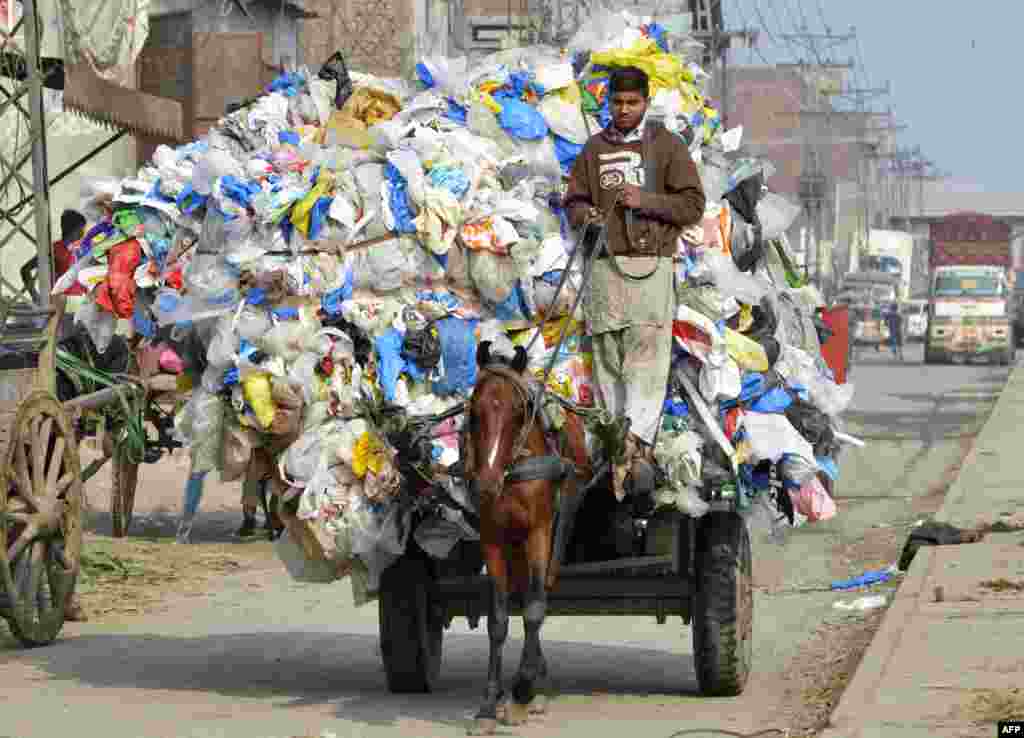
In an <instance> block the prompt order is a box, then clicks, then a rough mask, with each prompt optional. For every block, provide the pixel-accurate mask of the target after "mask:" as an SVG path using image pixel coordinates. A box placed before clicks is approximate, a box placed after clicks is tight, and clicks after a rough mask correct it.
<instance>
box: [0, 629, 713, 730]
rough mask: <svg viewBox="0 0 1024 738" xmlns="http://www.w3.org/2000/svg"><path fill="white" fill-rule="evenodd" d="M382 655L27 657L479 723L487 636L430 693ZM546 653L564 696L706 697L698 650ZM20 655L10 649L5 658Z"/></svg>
mask: <svg viewBox="0 0 1024 738" xmlns="http://www.w3.org/2000/svg"><path fill="white" fill-rule="evenodd" d="M446 635H447V634H446ZM484 637H485V638H486V636H484ZM673 637H679V633H678V631H675V632H673V633H672V634H669V633H666V638H673ZM377 648H378V647H377V638H376V637H375V636H370V635H356V634H339V633H308V632H299V633H287V632H277V633H263V634H241V635H229V636H206V637H201V638H176V637H166V636H161V635H152V636H148V635H128V634H121V635H103V634H83V635H79V636H76V637H73V638H68V639H66V640H61V641H58V642H57V643H55V644H53V645H52V646H50V647H48V648H45V649H40V650H35V651H27V652H26V651H22V652H21V653H19V654H18V656H17V658H18V661H22V662H27V663H29V664H31V665H32V666H34V667H36V668H38V669H40V670H42V671H43V672H45V673H47V674H49V677H50V679H52V680H53V681H55V682H58V681H59V682H65V683H67V682H78V683H81V684H82V685H85V686H87V687H90V688H99V689H120V690H140V691H145V690H182V691H190V692H204V693H215V694H218V695H221V696H225V697H239V698H246V699H253V698H255V699H266V700H271V701H273V702H274V703H275V704H274V707H275V708H290V707H291V708H299V707H304V706H316V705H324V704H334V705H335V709H336V710H337V716H338V718H339V719H345V720H353V721H357V722H360V723H365V724H367V725H373V726H388V725H391V724H393V723H395V722H396V721H397V720H398V719H400V718H401V719H413V720H422V721H428V722H433V723H439V724H444V725H462V724H464V722H465V721H466V720H467V719H468V718H470V717H471V716H472V713H473V712H474V711H475V710H476V708H477V706H478V702H479V700H480V697H481V696H482V691H483V679H484V675H485V672H486V652H485V651H482V650H481V641H480V638H478V637H474V636H467V635H448V637H446V639H445V659H444V663H443V666H442V672H441V683H440V684H439V685H438V688H437V691H436V692H435V693H434V694H430V695H392V694H390V693H389V692H388V690H387V685H386V681H385V675H384V671H383V667H382V666H381V662H380V658H379V655H378V650H377ZM521 649H522V642H521V641H519V640H513V639H511V638H510V639H509V642H508V644H507V645H506V650H505V654H506V655H505V675H506V689H510V688H511V680H512V677H513V675H514V669H515V668H516V667H517V666H518V662H519V654H520V651H521ZM545 653H546V656H547V659H548V663H549V664H550V668H551V671H552V677H553V678H554V680H555V685H556V693H557V695H558V696H562V697H566V696H570V695H574V694H580V695H588V696H589V695H593V694H595V693H604V694H607V695H611V696H616V695H623V696H625V695H630V696H633V695H670V694H671V695H675V696H677V697H678V696H681V697H685V696H689V695H692V696H696V695H697V685H696V678H695V676H694V673H693V661H692V658H691V657H690V656H688V655H683V654H678V653H676V654H672V653H667V652H665V651H654V650H649V649H641V648H628V647H618V646H604V645H587V647H585V648H580V644H578V643H567V642H554V641H553V642H548V643H545ZM13 654H14V651H13V650H10V649H0V662H2V661H6V660H7V659H8V658H10V657H11V656H12V655H13ZM5 657H6V658H5ZM595 665H597V666H595ZM602 665H607V667H608V668H603V667H602ZM134 699H137V698H134ZM143 699H145V697H143Z"/></svg>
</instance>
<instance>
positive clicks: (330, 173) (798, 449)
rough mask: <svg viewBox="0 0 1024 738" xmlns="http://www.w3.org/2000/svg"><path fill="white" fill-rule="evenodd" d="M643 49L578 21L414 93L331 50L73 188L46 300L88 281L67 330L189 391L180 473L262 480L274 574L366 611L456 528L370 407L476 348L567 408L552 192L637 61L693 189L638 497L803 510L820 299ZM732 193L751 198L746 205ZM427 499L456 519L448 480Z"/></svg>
mask: <svg viewBox="0 0 1024 738" xmlns="http://www.w3.org/2000/svg"><path fill="white" fill-rule="evenodd" d="M669 43H670V39H669V38H668V34H666V32H665V30H664V29H663V28H660V27H659V26H658V25H657V24H654V23H650V22H645V19H637V18H634V17H632V16H630V15H629V14H617V15H616V14H612V13H608V12H602V13H601V14H599V15H598V16H595V17H594V18H593V19H592V21H591V22H590V23H589V24H588V25H587V26H586V27H585V28H584V30H583V31H581V32H580V34H578V35H577V37H576V39H574V42H573V44H571V45H570V49H569V51H570V52H571V53H572V56H569V55H568V54H564V55H563V52H560V51H556V50H554V49H551V48H546V47H533V48H528V49H515V50H511V51H507V52H502V53H500V54H497V55H495V56H493V57H490V58H488V59H487V60H485V61H484V62H483V63H482V64H478V65H474V66H473V67H472V68H469V67H468V66H467V63H466V61H465V60H464V59H461V60H460V59H440V58H434V59H425V60H423V61H422V62H421V63H420V64H419V65H418V66H417V76H416V79H413V80H400V79H380V78H377V77H374V76H371V75H366V74H359V73H357V72H354V71H349V70H347V69H346V68H345V67H344V63H343V60H340V58H338V57H337V56H336V57H334V58H332V59H331V60H330V61H329V63H328V64H326V65H325V66H324V68H323V69H321V70H320V72H319V74H318V75H316V76H314V75H312V74H310V73H308V72H306V71H300V72H296V73H290V74H288V75H285V76H283V77H282V78H280V79H278V80H277V81H275V82H274V83H273V84H272V85H270V87H269V88H268V90H267V91H266V94H264V95H263V96H261V97H259V98H258V99H256V100H254V101H250V102H249V104H247V105H246V106H245V107H242V108H241V109H239V110H237V111H235V112H233V113H231V114H230V115H228V116H226V117H225V118H224V119H222V120H221V121H220V122H219V124H218V125H217V126H216V127H214V128H213V129H212V130H211V131H210V132H209V133H208V135H207V136H205V137H204V138H203V139H202V140H200V141H197V142H194V143H191V144H189V145H186V146H181V147H179V148H177V149H171V148H169V147H166V146H161V147H160V148H159V149H158V150H157V151H156V153H155V155H154V157H153V160H152V161H151V162H150V163H149V164H148V165H147V166H145V167H144V168H142V169H141V170H140V171H139V172H138V174H137V175H136V176H135V177H132V178H128V179H124V180H122V181H99V182H95V183H93V184H92V186H91V189H90V191H89V192H88V193H86V197H85V200H86V203H85V207H86V212H87V215H88V216H89V217H90V222H92V223H95V225H93V227H92V228H91V229H90V230H89V231H88V233H87V235H86V237H85V238H84V239H83V240H82V241H81V242H80V243H79V244H78V245H77V246H76V247H75V259H76V260H75V263H74V266H73V267H72V269H71V270H70V271H69V272H68V273H67V274H66V275H65V276H64V278H63V279H62V280H61V282H60V283H59V284H58V285H57V288H56V289H55V292H60V291H63V290H65V289H67V288H68V287H69V286H70V285H71V284H72V283H73V282H75V281H77V282H79V283H81V284H84V285H85V286H86V287H87V288H88V289H89V290H90V295H91V297H92V299H91V301H89V302H88V303H87V304H86V305H85V306H84V307H83V308H82V309H81V310H80V311H79V312H78V314H77V316H76V321H77V322H78V323H80V324H83V325H84V326H85V328H86V329H87V330H88V332H89V333H90V335H91V337H92V339H93V341H94V343H95V344H96V345H97V347H98V348H99V349H100V350H101V351H102V350H103V349H104V347H105V346H106V345H107V344H108V343H109V341H110V338H111V336H112V334H113V333H114V331H115V326H116V322H117V319H124V320H126V321H130V322H131V325H132V330H133V331H134V332H135V334H136V335H138V336H140V337H142V338H143V341H142V343H141V346H142V351H143V353H147V354H148V355H150V356H152V355H159V356H160V357H166V356H167V354H168V352H171V353H172V354H176V355H177V356H178V357H180V359H181V360H182V363H183V369H182V371H183V379H182V386H183V387H185V388H190V389H191V395H190V397H189V399H188V401H187V403H186V404H185V405H184V406H183V407H182V408H181V409H180V411H179V412H178V414H177V418H176V431H177V433H178V435H179V437H180V438H181V439H182V440H183V442H184V443H185V444H186V445H187V446H188V447H189V448H190V452H191V455H192V463H193V467H194V469H195V470H212V469H217V470H220V471H221V474H222V477H223V478H224V479H225V480H233V479H239V478H241V477H242V476H243V475H246V474H253V473H255V472H254V470H260V471H259V473H260V474H262V475H264V476H266V477H270V478H271V479H272V483H273V485H274V487H273V489H274V492H275V494H276V496H277V498H278V499H279V500H280V501H281V502H282V513H281V514H282V518H283V519H284V520H285V522H286V524H287V533H286V534H285V536H284V537H283V538H282V540H281V542H280V543H279V551H280V553H281V556H282V558H283V559H284V561H285V563H286V564H287V565H288V567H289V570H290V571H291V572H292V574H293V575H294V576H296V577H299V578H304V579H312V580H318V581H333V580H336V579H338V578H340V577H343V576H346V575H349V574H352V575H353V583H354V587H355V588H356V591H357V597H358V598H359V599H360V600H361V601H365V600H366V599H367V597H371V596H372V594H373V592H374V590H375V589H376V584H377V581H378V578H379V575H380V572H381V571H382V570H383V569H384V568H385V567H386V566H388V565H390V564H391V563H392V562H393V561H394V560H395V559H396V558H397V556H399V555H400V554H401V553H402V551H403V550H404V549H405V546H406V544H407V541H408V538H409V537H410V536H413V537H415V540H416V541H417V543H418V544H419V545H420V546H422V547H423V548H424V549H425V550H426V551H428V553H430V554H431V555H434V556H438V557H444V556H446V555H447V554H448V553H449V551H450V550H451V549H452V547H453V546H454V545H455V543H456V542H457V541H459V540H463V539H470V540H472V539H473V538H474V537H475V535H476V533H475V531H474V530H473V528H472V527H471V526H470V525H469V524H468V523H467V522H466V520H465V519H464V518H463V515H462V513H460V512H459V511H458V508H457V506H437V507H431V508H429V509H427V510H426V514H424V510H423V509H422V508H417V505H416V504H415V503H410V502H409V495H408V494H407V490H408V484H407V482H408V479H406V477H408V476H409V469H408V468H406V467H403V466H402V459H401V458H400V454H399V450H400V449H397V448H396V446H395V443H393V436H391V435H389V434H388V432H386V431H385V429H384V427H383V425H384V421H382V420H381V418H382V417H384V416H385V415H387V413H384V414H382V412H383V411H382V408H392V409H393V408H400V410H401V414H403V415H404V416H405V417H409V418H415V417H422V416H434V415H439V414H443V413H444V412H445V411H447V410H449V409H450V408H453V407H455V406H457V405H458V404H459V403H460V402H461V401H463V400H464V399H465V398H466V397H467V396H468V395H469V393H470V392H471V391H472V388H473V385H474V382H475V379H476V372H477V366H476V360H475V359H476V348H477V345H478V343H479V342H480V341H481V340H484V339H487V340H491V341H493V342H494V345H495V346H496V347H500V346H501V345H505V346H506V347H508V346H511V345H515V344H518V345H523V346H527V345H530V346H531V356H530V359H531V370H532V371H534V373H535V374H537V375H538V376H540V369H541V367H543V366H545V365H546V364H547V363H548V359H551V358H552V353H553V352H555V351H557V352H558V355H557V356H555V357H554V359H553V370H552V371H551V373H550V375H549V376H548V378H547V385H548V388H549V389H550V390H551V391H552V392H556V393H559V394H560V395H562V397H563V398H564V399H566V400H568V401H569V402H572V403H577V404H579V405H581V406H588V405H592V404H593V402H594V400H593V392H592V387H591V380H590V372H591V369H590V367H591V359H590V354H589V352H588V346H587V341H586V339H585V336H583V335H582V334H581V325H582V322H581V320H580V316H579V314H575V315H569V314H568V313H569V311H570V310H571V309H572V306H573V304H574V303H575V298H576V293H577V290H579V289H580V288H581V284H580V271H579V265H580V261H579V260H577V261H576V262H575V263H574V264H575V265H574V267H573V271H572V272H571V273H570V275H568V277H569V278H568V279H567V281H566V286H565V288H564V289H563V290H562V292H561V293H559V294H558V295H557V299H556V294H555V293H556V289H555V286H556V285H557V284H558V282H559V279H560V277H561V276H562V270H563V269H565V267H566V264H567V262H568V257H569V254H570V252H571V250H572V248H573V245H574V243H575V238H576V236H575V234H573V233H572V232H571V231H570V229H569V226H568V223H567V220H566V218H565V214H564V213H563V211H562V210H561V208H560V193H561V191H562V187H563V175H564V174H565V173H566V172H568V170H569V168H570V167H571V165H572V162H573V161H574V159H575V157H576V155H577V154H578V152H579V151H580V149H581V148H582V144H583V143H584V142H585V141H586V139H587V137H588V136H589V135H590V134H591V133H593V132H596V131H597V130H599V129H600V128H601V127H602V126H604V125H606V124H607V122H608V117H609V114H608V90H607V74H608V70H609V69H610V68H612V67H615V66H621V65H635V66H639V67H641V68H643V69H645V70H646V71H647V72H648V74H649V75H650V77H651V80H652V95H653V103H652V106H651V112H650V115H651V117H652V118H656V119H660V120H661V121H662V122H663V123H664V124H665V125H666V126H667V127H668V128H669V129H670V130H672V131H673V132H676V133H677V134H678V135H680V136H681V137H682V138H683V140H684V141H686V142H687V143H688V145H689V147H690V150H691V152H692V154H693V157H694V159H695V161H697V162H698V166H699V168H700V171H701V175H702V178H703V182H704V186H705V189H706V191H707V195H708V197H707V201H708V206H707V211H706V213H705V217H704V220H703V222H702V223H700V224H698V225H697V226H695V227H693V228H691V229H689V230H688V231H687V232H686V233H685V234H684V237H683V238H681V239H680V242H679V251H678V255H677V259H676V261H677V263H678V280H677V283H678V290H677V293H678V314H677V316H676V317H677V320H676V323H675V336H676V349H677V355H676V362H675V367H674V370H673V381H672V382H671V383H670V386H669V388H667V398H666V402H665V415H664V426H663V431H662V433H661V435H660V437H659V440H658V445H657V452H656V453H657V458H658V459H659V460H661V462H662V466H663V468H664V471H665V477H666V483H665V484H664V485H663V488H662V489H661V491H660V492H659V502H660V503H661V504H662V505H666V506H675V507H677V508H679V509H681V510H682V511H684V512H686V513H688V514H692V515H702V514H704V513H705V512H706V511H707V509H708V502H707V501H706V500H704V499H701V496H700V495H699V494H698V493H697V490H698V489H699V488H700V486H701V485H702V484H704V483H706V482H707V480H708V479H711V478H713V477H714V474H716V473H722V474H725V476H724V477H723V479H724V480H725V483H724V484H723V485H719V486H721V487H722V488H723V489H725V490H726V493H727V494H729V495H733V496H735V498H736V499H735V504H736V505H737V506H738V507H739V508H740V509H744V510H751V509H754V508H755V507H756V506H757V505H761V508H762V509H768V507H767V505H768V502H769V501H771V503H772V507H771V509H772V515H773V516H774V517H779V516H780V514H781V515H785V516H787V517H788V522H789V523H791V524H799V523H800V522H802V521H803V520H811V521H813V520H819V519H824V518H828V517H830V516H831V515H832V514H834V511H835V508H834V505H833V504H832V501H831V499H829V498H828V495H827V493H825V491H824V489H823V488H822V487H821V484H820V482H819V481H818V475H819V473H820V472H824V473H825V474H828V475H829V476H832V477H834V476H835V474H836V463H835V461H836V452H837V439H842V438H843V436H842V434H841V433H839V432H838V425H837V421H836V416H837V415H838V414H839V413H840V412H841V411H842V410H843V408H844V407H845V406H846V405H847V404H848V403H849V400H850V389H851V388H849V387H848V386H837V385H836V384H835V383H834V382H833V379H832V376H831V373H830V372H829V370H828V368H827V366H826V365H825V363H824V361H823V360H822V358H821V349H820V345H819V335H818V333H819V330H820V328H819V326H818V325H816V323H815V320H814V310H815V309H816V308H817V307H820V304H821V301H820V297H819V296H818V295H817V293H816V291H815V290H814V289H813V288H810V287H806V286H803V285H802V284H801V283H800V281H799V279H798V277H797V276H796V275H795V274H794V272H793V270H792V268H791V266H790V264H791V261H790V259H789V254H788V250H787V245H786V241H785V236H784V231H785V230H786V229H787V228H788V227H789V225H790V224H791V223H792V221H793V219H794V217H795V215H796V211H795V208H793V207H792V206H791V205H789V204H788V203H786V202H785V201H784V200H782V199H781V198H777V197H775V196H773V195H771V194H767V195H764V196H760V195H762V193H761V192H760V182H762V181H763V180H764V178H765V177H767V176H770V174H771V171H770V165H768V164H766V163H764V162H758V161H753V160H749V159H737V158H736V156H735V155H734V153H733V152H735V150H736V149H737V147H738V145H739V143H740V139H741V135H742V131H729V132H724V131H722V130H721V127H720V125H719V118H718V114H717V111H716V110H715V109H714V108H713V106H712V105H711V104H710V102H709V101H708V100H707V98H706V97H705V95H704V92H703V85H704V84H705V83H706V75H705V74H704V73H703V72H702V71H701V70H700V69H699V68H698V67H697V65H696V64H694V63H693V62H692V61H688V60H687V58H686V51H687V49H688V48H690V44H688V43H686V40H685V39H682V40H677V41H676V42H675V45H674V46H673V47H671V48H670V46H669ZM751 182H754V183H755V187H754V189H755V190H756V191H757V192H756V194H757V196H756V197H755V199H754V203H755V204H753V205H751V203H750V202H747V203H746V206H744V204H743V201H742V199H741V198H739V196H738V195H739V194H741V193H742V192H743V191H744V187H745V186H746V185H748V184H749V183H751ZM746 189H747V190H749V189H750V188H749V187H746ZM723 197H724V198H725V199H723ZM744 207H746V208H747V209H748V210H750V211H751V212H746V213H744V212H742V211H743V210H744ZM750 222H756V223H757V229H759V231H760V237H758V235H757V233H756V229H755V228H754V227H753V226H751V225H750ZM751 254H752V255H753V256H752V257H751V258H747V257H748V256H750V255H751ZM741 267H742V269H741ZM566 321H568V326H566ZM563 328H566V333H567V335H568V340H567V341H565V343H564V344H563V345H561V346H560V347H559V346H557V338H558V336H559V334H560V333H561V331H562V329H563ZM538 330H539V331H541V332H542V334H543V337H542V340H537V341H535V342H532V343H531V340H530V339H531V338H533V337H534V332H535V331H538ZM153 363H154V362H152V361H151V362H150V364H153ZM171 364H172V365H173V362H171ZM161 366H163V367H164V369H165V370H167V367H168V364H167V363H166V362H162V363H161ZM174 370H175V369H171V371H174ZM554 415H557V413H555V414H554ZM461 422H462V419H461V417H458V416H453V417H451V418H448V419H446V420H445V421H444V422H443V423H438V424H436V426H435V427H434V428H433V433H432V440H431V441H430V444H431V447H430V456H431V458H430V459H428V460H427V461H428V463H427V464H426V465H424V466H421V467H417V473H423V474H425V475H426V476H428V477H429V476H430V474H431V470H435V471H436V470H437V469H440V468H443V467H447V466H450V465H451V464H453V463H454V462H455V461H457V460H458V455H459V444H458V431H459V427H460V424H461ZM548 422H549V423H551V424H553V425H555V426H557V425H558V423H559V421H558V419H557V417H550V418H548ZM406 450H407V449H406ZM403 452H404V450H403ZM441 484H442V485H445V487H446V490H447V494H448V495H450V497H451V498H452V499H454V500H456V501H457V502H459V504H462V505H468V504H469V503H468V500H467V499H466V495H465V491H464V489H463V488H462V487H461V486H460V485H459V484H458V483H456V482H455V481H453V480H452V479H451V478H446V479H445V481H444V482H441ZM413 520H416V521H420V522H419V524H418V525H417V526H415V528H414V526H413V525H412V521H413Z"/></svg>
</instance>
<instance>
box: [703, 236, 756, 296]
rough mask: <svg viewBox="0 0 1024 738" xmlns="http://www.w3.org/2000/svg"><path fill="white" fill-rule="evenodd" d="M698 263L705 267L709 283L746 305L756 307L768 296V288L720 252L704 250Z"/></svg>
mask: <svg viewBox="0 0 1024 738" xmlns="http://www.w3.org/2000/svg"><path fill="white" fill-rule="evenodd" d="M700 261H701V262H702V264H703V265H704V266H706V268H707V270H708V272H709V276H710V278H711V281H713V282H714V284H715V286H716V287H717V288H718V289H719V290H720V291H721V292H722V293H723V294H724V295H727V296H729V297H735V298H736V299H737V300H739V301H740V302H745V303H747V304H748V305H757V304H759V303H760V302H761V299H762V298H763V297H764V296H765V295H767V294H768V286H767V285H765V284H764V283H762V282H760V281H759V280H757V279H756V278H754V277H752V276H750V275H748V274H744V273H742V272H741V271H740V270H739V269H737V268H736V265H735V264H734V263H733V260H732V258H731V257H729V256H728V255H727V254H724V253H722V252H721V251H718V250H715V249H709V248H705V249H703V250H702V251H701V252H700Z"/></svg>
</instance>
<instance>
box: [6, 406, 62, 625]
mask: <svg viewBox="0 0 1024 738" xmlns="http://www.w3.org/2000/svg"><path fill="white" fill-rule="evenodd" d="M5 461H6V463H5V467H4V469H3V471H2V475H3V476H2V483H0V513H2V514H0V542H2V544H3V545H2V546H0V577H2V581H3V585H4V590H5V591H6V592H7V599H8V603H7V605H8V609H7V612H6V613H5V615H6V616H7V617H8V619H9V620H10V622H11V625H12V629H13V630H14V633H15V635H16V636H17V637H18V638H19V639H20V640H21V641H22V642H23V643H25V644H26V645H41V644H44V643H49V642H50V641H52V640H53V639H54V638H55V637H56V635H57V633H58V632H59V631H60V628H61V627H62V626H63V623H64V602H65V600H66V598H67V595H68V593H69V592H70V591H71V589H72V587H73V586H74V581H75V578H76V576H77V574H78V565H79V555H80V553H81V542H82V528H81V509H82V481H81V470H80V466H79V460H78V446H77V443H76V442H75V437H74V433H73V431H72V429H71V424H70V422H69V421H68V418H67V415H66V414H65V413H64V411H63V410H62V409H61V406H60V404H59V403H58V402H57V401H56V400H55V399H53V397H51V396H50V395H49V394H48V393H46V392H35V393H33V394H32V395H30V396H29V397H28V398H27V399H26V400H25V402H24V403H22V405H21V406H20V408H19V410H18V413H17V415H16V417H15V420H14V423H13V425H12V427H11V435H10V442H9V444H8V448H7V454H6V459H5Z"/></svg>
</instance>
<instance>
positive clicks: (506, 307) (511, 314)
mask: <svg viewBox="0 0 1024 738" xmlns="http://www.w3.org/2000/svg"><path fill="white" fill-rule="evenodd" d="M529 316H530V311H529V309H528V308H527V307H526V299H525V297H524V295H523V290H522V286H521V285H520V283H519V280H516V285H515V287H514V288H513V289H512V291H511V292H509V293H508V297H506V298H505V299H504V301H502V302H500V303H498V304H497V305H496V306H495V307H494V317H495V318H497V319H498V320H502V321H504V320H526V319H528V318H529Z"/></svg>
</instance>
